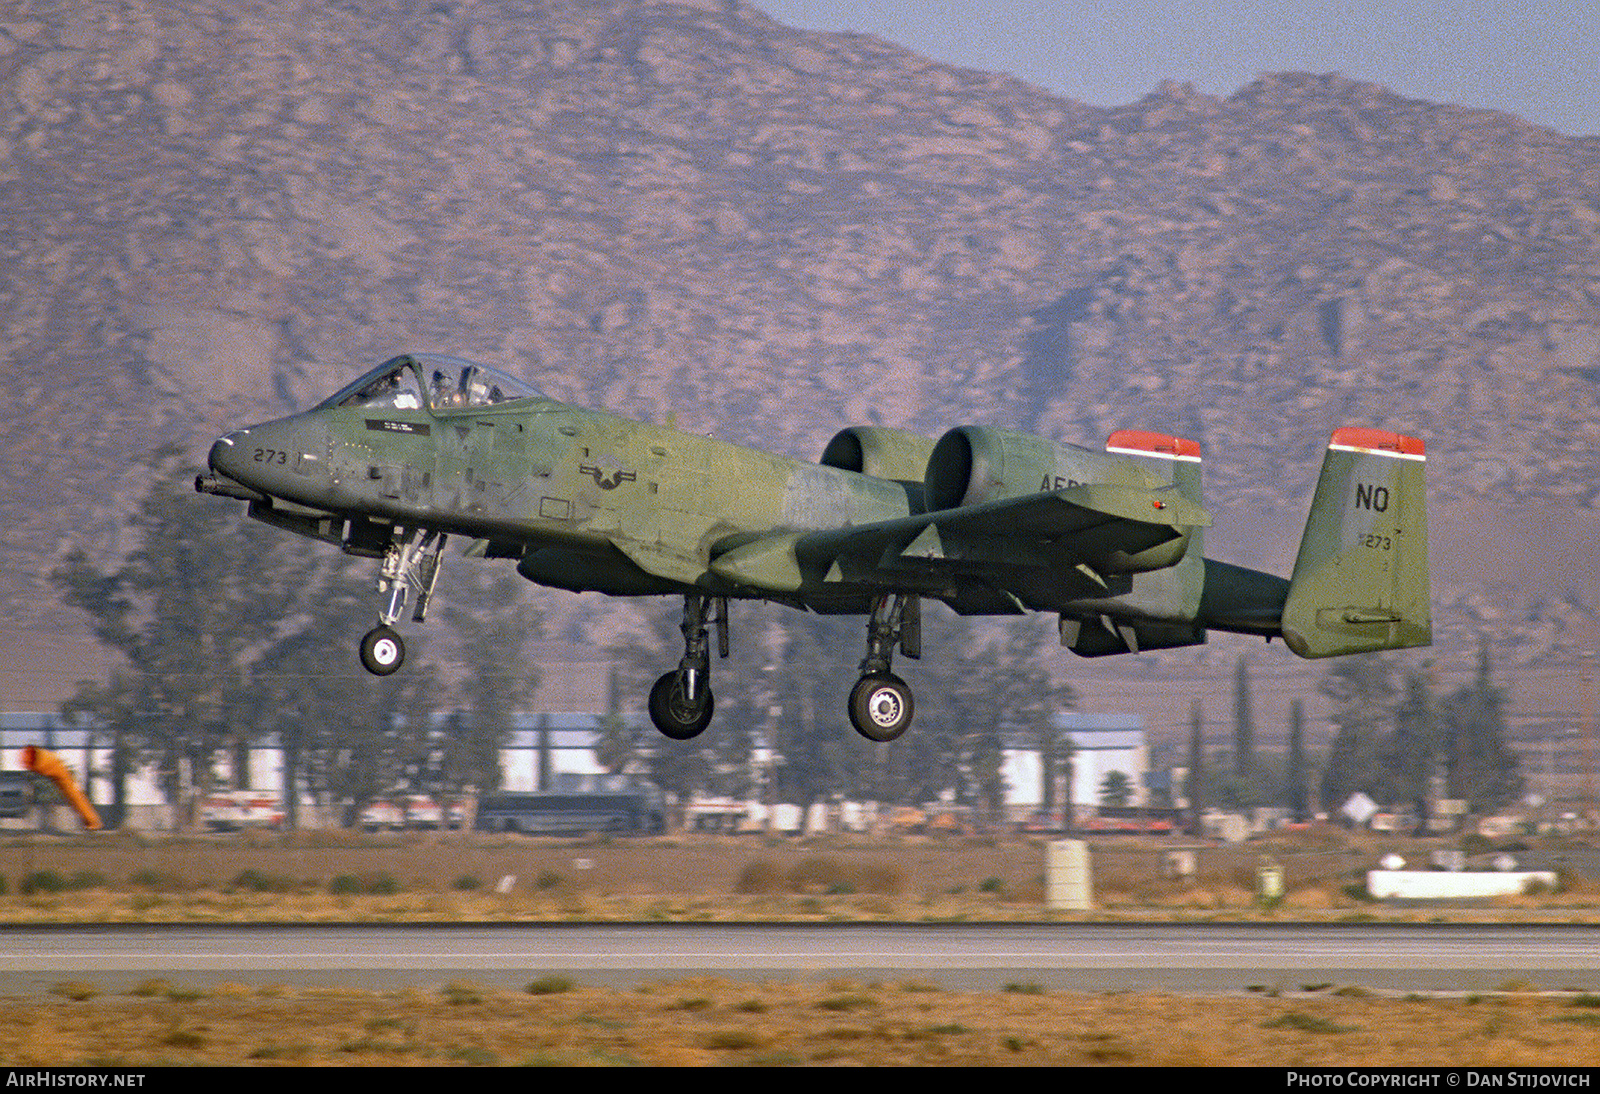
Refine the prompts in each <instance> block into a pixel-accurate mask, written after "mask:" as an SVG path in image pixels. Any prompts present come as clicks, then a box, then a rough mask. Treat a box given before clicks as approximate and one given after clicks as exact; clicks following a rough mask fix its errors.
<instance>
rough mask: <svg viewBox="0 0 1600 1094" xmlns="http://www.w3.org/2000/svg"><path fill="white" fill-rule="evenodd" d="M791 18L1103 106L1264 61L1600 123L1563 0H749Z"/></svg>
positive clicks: (1585, 44) (1273, 68)
mask: <svg viewBox="0 0 1600 1094" xmlns="http://www.w3.org/2000/svg"><path fill="white" fill-rule="evenodd" d="M753 2H754V4H755V6H756V7H758V8H760V9H761V10H763V11H765V12H766V13H767V14H769V15H771V16H772V17H773V18H774V19H777V20H778V21H779V22H782V23H787V24H789V25H790V26H795V27H802V28H804V29H807V30H826V31H839V30H854V31H860V32H862V33H866V34H872V35H875V36H877V37H879V38H884V39H887V40H889V41H891V42H895V43H897V44H899V45H902V46H905V47H907V48H908V49H911V50H914V51H915V52H917V53H921V54H923V55H924V56H927V57H931V58H933V59H934V60H936V61H943V62H947V63H950V64H957V65H964V66H966V67H969V68H981V69H985V70H989V71H996V72H1009V73H1011V74H1012V75H1013V76H1017V77H1019V78H1020V79H1023V80H1026V81H1027V82H1028V83H1031V84H1035V85H1037V86H1040V87H1044V88H1048V89H1049V90H1051V91H1054V92H1056V93H1058V94H1061V95H1065V96H1067V97H1068V98H1072V99H1078V100H1081V101H1083V102H1087V103H1091V104H1093V105H1095V106H1116V105H1121V104H1123V103H1131V102H1134V101H1136V100H1138V99H1140V98H1143V97H1144V96H1145V95H1146V94H1147V93H1149V92H1150V91H1151V90H1152V89H1154V88H1155V87H1156V85H1157V84H1159V83H1160V82H1161V81H1162V80H1167V79H1170V80H1177V81H1179V82H1180V83H1181V82H1189V83H1192V84H1194V85H1195V87H1196V88H1198V89H1200V90H1202V91H1207V92H1210V93H1212V94H1217V95H1223V96H1226V95H1231V94H1233V92H1235V91H1237V90H1239V89H1240V88H1241V87H1243V86H1244V85H1246V84H1248V83H1250V82H1251V81H1252V80H1254V79H1255V78H1256V76H1257V75H1258V74H1259V73H1263V72H1317V73H1322V72H1340V73H1343V74H1344V75H1346V76H1349V77H1351V78H1352V79H1359V80H1367V81H1370V82H1372V83H1377V84H1382V85H1383V86H1385V87H1387V88H1389V89H1391V90H1393V91H1395V92H1397V93H1399V94H1401V95H1405V96H1408V97H1411V98H1417V99H1428V100H1431V101H1433V102H1442V103H1460V104H1461V105H1463V106H1482V107H1489V108H1492V109H1495V110H1504V111H1507V112H1509V113H1512V114H1516V115H1518V116H1520V117H1522V118H1526V119H1527V120H1528V121H1531V122H1536V123H1538V124H1540V125H1548V126H1550V127H1551V128H1553V129H1557V130H1560V131H1561V132H1563V133H1568V134H1571V135H1574V136H1580V135H1588V134H1595V133H1600V33H1597V28H1596V26H1595V25H1594V24H1593V23H1592V22H1591V20H1592V19H1593V18H1594V12H1593V10H1592V9H1585V7H1584V5H1583V4H1581V3H1579V4H1572V3H1570V2H1565V3H1561V4H1559V5H1558V4H1556V3H1553V2H1551V0H1520V2H1518V0H1511V2H1507V0H1495V2H1492V3H1486V2H1481V0H1427V2H1423V0H1366V2H1352V0H1211V2H1209V3H1198V2H1196V3H1193V4H1190V5H1184V6H1181V7H1179V6H1170V5H1166V4H1158V3H1152V2H1151V0H1115V2H1113V0H986V2H984V3H981V4H980V3H951V2H949V0H753Z"/></svg>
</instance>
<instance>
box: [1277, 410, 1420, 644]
mask: <svg viewBox="0 0 1600 1094" xmlns="http://www.w3.org/2000/svg"><path fill="white" fill-rule="evenodd" d="M1425 459H1426V454H1425V451H1424V447H1423V443H1422V442H1421V441H1420V440H1418V439H1417V438H1415V437H1407V436H1404V435H1403V434H1400V433H1389V432H1387V431H1384V430H1381V429H1361V428H1356V427H1346V428H1344V429H1340V430H1336V431H1335V432H1334V434H1333V440H1332V441H1331V442H1330V443H1329V444H1328V454H1327V456H1326V457H1325V458H1324V459H1323V462H1322V477H1321V478H1320V479H1318V480H1317V493H1316V496H1315V497H1314V498H1313V499H1312V501H1311V516H1310V517H1309V518H1308V519H1307V521H1306V531H1305V536H1304V538H1302V539H1301V541H1300V554H1299V556H1298V557H1297V558H1296V559H1295V564H1294V577H1293V578H1291V579H1290V583H1289V599H1288V602H1287V603H1286V604H1285V605H1284V609H1283V640H1284V642H1285V643H1287V644H1288V646H1289V648H1290V649H1292V650H1293V651H1294V652H1295V653H1297V654H1299V655H1300V656H1301V657H1334V656H1337V655H1339V654H1346V653H1367V652H1370V651H1373V650H1394V649H1403V648H1405V647H1407V646H1426V645H1429V644H1431V643H1432V642H1433V611H1432V607H1431V604H1430V601H1429V588H1428V513H1427V508H1426V501H1425V498H1424V485H1423V468H1424V467H1425V466H1426V463H1425Z"/></svg>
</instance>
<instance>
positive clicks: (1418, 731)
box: [1374, 670, 1439, 832]
mask: <svg viewBox="0 0 1600 1094" xmlns="http://www.w3.org/2000/svg"><path fill="white" fill-rule="evenodd" d="M1404 688H1405V694H1404V696H1403V697H1402V698H1401V700H1400V703H1399V705H1398V706H1396V707H1395V712H1394V732H1393V733H1392V734H1391V735H1390V737H1389V741H1388V743H1387V744H1386V746H1385V747H1384V750H1383V755H1382V757H1381V760H1380V764H1379V775H1378V778H1377V779H1376V780H1375V782H1374V786H1375V788H1376V789H1377V790H1378V791H1379V792H1380V797H1381V800H1383V801H1387V802H1391V803H1393V804H1395V805H1402V804H1403V805H1404V806H1405V807H1406V808H1408V809H1410V810H1411V815H1412V816H1414V817H1416V818H1417V823H1418V825H1419V829H1420V831H1424V832H1425V831H1426V830H1427V818H1428V787H1429V783H1430V782H1431V780H1432V777H1433V772H1434V768H1435V766H1436V765H1437V763H1438V748H1439V739H1438V738H1439V734H1438V727H1437V725H1436V724H1435V723H1436V720H1435V717H1434V709H1433V708H1434V702H1433V695H1432V693H1431V691H1430V689H1429V687H1428V681H1427V678H1426V677H1425V676H1424V675H1423V674H1422V673H1421V672H1418V671H1416V670H1412V671H1409V672H1407V673H1406V675H1405V680H1404Z"/></svg>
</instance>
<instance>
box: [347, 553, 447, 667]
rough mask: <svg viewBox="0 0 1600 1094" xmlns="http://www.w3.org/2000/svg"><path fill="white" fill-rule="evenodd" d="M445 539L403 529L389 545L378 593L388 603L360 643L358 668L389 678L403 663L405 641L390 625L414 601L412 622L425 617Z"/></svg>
mask: <svg viewBox="0 0 1600 1094" xmlns="http://www.w3.org/2000/svg"><path fill="white" fill-rule="evenodd" d="M447 538H448V537H446V536H445V535H444V534H443V533H442V532H432V531H425V532H423V533H421V535H420V536H419V535H418V533H417V530H416V529H412V528H407V529H402V530H401V531H400V532H399V534H398V535H396V536H393V538H391V539H390V540H389V541H388V547H387V548H386V549H385V551H384V556H383V567H382V569H381V571H380V572H379V575H378V591H379V592H380V593H388V594H389V599H388V601H387V602H386V603H385V604H384V606H383V610H381V611H380V612H379V613H378V625H377V626H376V627H373V628H372V629H371V630H370V631H368V632H367V633H366V634H365V635H363V636H362V639H361V667H362V668H364V669H366V670H367V671H368V672H370V673H372V675H374V676H388V675H390V674H392V673H394V672H395V671H397V670H398V669H399V668H400V666H401V665H402V664H404V663H405V659H406V644H405V640H404V639H402V638H401V637H400V634H399V632H397V631H396V630H395V629H394V627H393V624H394V623H395V622H396V621H398V620H399V618H400V616H401V615H402V614H403V613H404V612H405V609H406V601H407V600H410V599H412V598H413V597H415V601H416V604H415V608H414V610H413V611H412V613H411V618H412V619H413V620H415V621H416V622H418V623H421V622H422V621H423V620H424V619H426V618H427V617H428V601H429V599H430V598H432V596H433V586H434V583H435V582H437V581H438V580H439V555H440V553H441V552H443V550H444V545H445V541H446V539H447Z"/></svg>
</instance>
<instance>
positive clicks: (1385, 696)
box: [1319, 654, 1395, 812]
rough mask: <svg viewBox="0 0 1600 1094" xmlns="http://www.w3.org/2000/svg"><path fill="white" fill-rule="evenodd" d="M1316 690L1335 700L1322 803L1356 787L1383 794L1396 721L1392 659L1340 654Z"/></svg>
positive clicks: (1335, 801)
mask: <svg viewBox="0 0 1600 1094" xmlns="http://www.w3.org/2000/svg"><path fill="white" fill-rule="evenodd" d="M1319 690H1320V691H1321V692H1322V694H1324V695H1326V696H1327V697H1328V699H1329V700H1330V701H1331V702H1332V703H1333V712H1332V715H1331V717H1332V720H1333V725H1334V735H1333V741H1332V743H1331V744H1330V745H1329V746H1328V764H1327V767H1326V768H1325V769H1324V771H1323V773H1322V780H1321V785H1320V792H1321V797H1322V803H1323V807H1324V808H1326V809H1328V810H1329V811H1330V812H1331V811H1332V810H1336V809H1338V808H1339V807H1340V806H1341V805H1342V804H1344V802H1345V800H1346V799H1347V798H1349V797H1350V795H1351V794H1353V793H1355V792H1356V791H1358V790H1360V791H1363V792H1365V793H1367V794H1370V795H1372V796H1373V797H1374V798H1378V797H1381V794H1382V791H1381V787H1380V783H1381V781H1382V778H1383V772H1382V759H1383V749H1384V746H1385V742H1386V739H1387V737H1388V736H1389V733H1390V731H1391V729H1392V727H1393V725H1394V692H1395V686H1394V664H1393V662H1391V661H1389V660H1388V659H1387V658H1385V657H1382V656H1380V655H1378V654H1361V655H1358V656H1354V657H1343V658H1340V659H1339V660H1338V661H1337V662H1336V663H1335V664H1334V665H1333V667H1332V668H1330V669H1329V670H1328V673H1327V675H1326V676H1324V677H1323V678H1322V683H1321V684H1320V685H1319Z"/></svg>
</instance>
